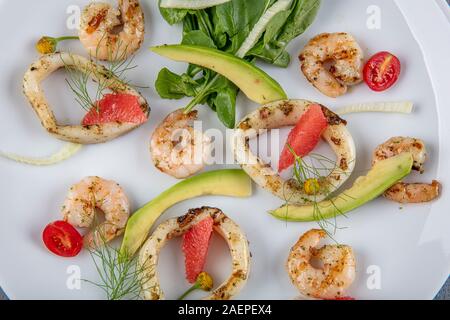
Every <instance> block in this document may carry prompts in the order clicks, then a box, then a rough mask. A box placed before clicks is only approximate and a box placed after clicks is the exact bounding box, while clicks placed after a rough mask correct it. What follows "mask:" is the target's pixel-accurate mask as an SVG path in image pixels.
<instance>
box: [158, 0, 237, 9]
mask: <svg viewBox="0 0 450 320" xmlns="http://www.w3.org/2000/svg"><path fill="white" fill-rule="evenodd" d="M230 1H231V0H161V2H160V4H159V6H160V7H161V8H166V9H194V10H200V9H206V8H209V7H214V6H218V5H219V4H223V3H227V2H230Z"/></svg>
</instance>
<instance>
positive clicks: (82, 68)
mask: <svg viewBox="0 0 450 320" xmlns="http://www.w3.org/2000/svg"><path fill="white" fill-rule="evenodd" d="M64 67H68V68H71V69H74V70H76V71H79V72H82V73H84V74H86V75H89V76H91V77H92V78H93V80H95V81H101V82H102V83H105V84H106V87H107V88H108V89H110V90H111V91H113V92H114V93H126V94H131V95H134V96H137V97H138V98H139V104H140V106H141V108H142V111H143V112H144V113H145V114H146V115H147V117H148V116H149V115H150V107H149V105H148V103H147V101H146V100H145V98H144V97H143V96H142V95H141V94H140V93H139V92H137V91H136V90H135V89H133V88H132V87H130V86H129V85H127V84H126V83H124V82H123V81H122V80H120V79H119V78H117V77H116V76H115V75H113V74H111V72H109V71H108V70H107V69H106V68H105V67H104V66H101V65H98V64H95V63H94V62H92V61H90V60H88V59H86V58H84V57H81V56H77V55H73V54H69V53H54V54H49V55H45V56H42V57H41V58H40V59H39V60H38V61H36V62H35V63H33V64H32V65H31V67H30V69H28V71H27V72H26V73H25V76H24V79H23V92H24V94H25V96H26V97H27V98H28V101H29V102H30V104H31V106H32V107H33V109H34V111H35V112H36V114H37V116H38V117H39V119H40V120H41V123H42V126H43V127H44V128H45V129H46V130H47V131H48V132H49V133H50V134H51V135H53V136H55V137H56V138H58V139H60V140H63V141H68V142H72V143H78V144H94V143H102V142H107V141H109V140H112V139H115V138H117V137H119V136H121V135H123V134H125V133H128V132H129V131H131V130H133V129H136V128H137V127H139V126H140V125H141V124H137V123H121V122H111V123H104V124H98V125H89V126H82V125H60V124H58V123H57V121H56V118H55V116H54V114H53V111H52V109H51V107H50V105H49V103H48V101H47V99H46V97H45V95H44V92H43V90H42V87H41V83H42V81H44V80H45V79H46V78H47V77H48V76H50V75H51V74H52V73H53V72H55V71H56V70H58V69H60V68H64Z"/></svg>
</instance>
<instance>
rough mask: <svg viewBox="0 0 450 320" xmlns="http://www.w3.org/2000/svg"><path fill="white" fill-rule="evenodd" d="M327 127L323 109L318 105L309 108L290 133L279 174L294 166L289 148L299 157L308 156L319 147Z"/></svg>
mask: <svg viewBox="0 0 450 320" xmlns="http://www.w3.org/2000/svg"><path fill="white" fill-rule="evenodd" d="M327 126H328V122H327V118H326V117H325V115H324V114H323V111H322V107H321V106H320V105H318V104H313V105H311V106H309V108H308V110H306V112H305V113H304V114H303V115H302V117H301V118H300V120H299V121H298V123H297V125H296V126H295V127H294V128H293V129H292V131H291V132H290V133H289V136H288V139H287V141H286V145H285V146H284V148H283V151H282V153H281V156H280V161H279V163H278V172H282V171H283V170H286V169H287V168H289V167H290V166H292V165H293V164H294V160H295V159H294V155H293V154H292V152H291V150H290V149H289V146H290V147H291V148H292V149H293V150H294V151H295V154H297V155H298V156H300V157H305V156H307V155H308V154H309V153H310V152H311V151H313V150H314V148H315V147H316V146H317V144H318V143H319V140H320V136H321V135H322V132H323V131H324V130H325V129H326V128H327Z"/></svg>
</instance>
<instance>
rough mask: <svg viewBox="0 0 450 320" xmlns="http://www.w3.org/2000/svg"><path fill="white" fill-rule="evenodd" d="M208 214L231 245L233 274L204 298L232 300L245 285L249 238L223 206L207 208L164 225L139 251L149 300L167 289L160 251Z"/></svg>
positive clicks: (145, 289) (154, 298)
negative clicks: (162, 281) (160, 268)
mask: <svg viewBox="0 0 450 320" xmlns="http://www.w3.org/2000/svg"><path fill="white" fill-rule="evenodd" d="M207 217H211V218H213V219H214V230H215V231H216V232H217V233H218V234H220V235H221V236H222V237H223V238H224V239H225V241H226V242H227V244H228V247H229V248H230V252H231V259H232V273H231V276H230V277H229V278H228V280H226V281H225V282H224V283H222V284H221V285H220V286H219V287H218V288H217V289H215V290H214V291H213V292H212V293H211V294H210V295H209V296H208V297H206V298H204V300H229V299H231V298H233V297H234V296H235V295H236V294H238V293H239V291H240V290H241V289H242V288H243V286H244V285H245V283H246V282H247V278H248V275H249V272H250V251H249V247H248V241H247V238H246V236H245V235H244V233H243V232H242V231H241V229H240V228H239V226H238V225H237V224H236V223H235V222H234V221H232V220H231V219H230V218H228V217H227V216H226V215H225V214H224V213H223V212H222V211H221V210H220V209H216V208H210V207H203V208H199V209H191V210H189V212H188V213H187V214H186V215H185V216H182V217H179V218H175V219H170V220H167V221H166V222H164V223H162V224H160V225H159V226H158V228H157V229H156V230H155V232H154V233H153V234H152V235H151V236H150V238H149V239H148V240H147V242H146V243H145V244H144V246H143V247H142V249H141V251H140V252H139V260H138V261H139V270H142V278H141V283H142V291H143V297H144V298H145V299H147V300H163V299H164V292H163V291H162V289H161V286H160V283H159V276H158V271H157V266H158V260H159V254H160V252H161V250H162V248H163V247H164V246H165V245H166V243H167V242H168V241H169V240H171V239H173V238H175V237H179V236H181V235H183V234H185V233H186V232H187V231H189V229H191V228H192V227H193V226H195V225H196V224H197V223H199V222H200V221H202V220H204V219H205V218H207Z"/></svg>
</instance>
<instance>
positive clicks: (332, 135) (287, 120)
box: [232, 100, 356, 204]
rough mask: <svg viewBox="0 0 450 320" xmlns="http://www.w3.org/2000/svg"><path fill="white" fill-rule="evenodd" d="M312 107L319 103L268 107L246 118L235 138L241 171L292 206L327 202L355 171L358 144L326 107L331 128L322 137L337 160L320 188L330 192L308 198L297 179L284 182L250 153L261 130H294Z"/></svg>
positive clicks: (284, 103) (285, 102)
mask: <svg viewBox="0 0 450 320" xmlns="http://www.w3.org/2000/svg"><path fill="white" fill-rule="evenodd" d="M312 104H316V103H314V102H310V101H306V100H282V101H277V102H272V103H269V104H267V105H265V106H262V107H260V108H259V109H257V110H256V111H254V112H252V113H251V114H249V115H248V116H247V117H245V118H244V120H243V121H241V122H240V123H239V124H238V125H237V127H236V130H235V132H234V136H233V143H232V144H233V146H232V147H233V152H234V155H235V158H236V161H237V162H238V163H239V164H240V165H241V166H242V169H244V171H245V172H247V174H248V175H249V176H250V177H251V178H252V179H253V181H255V182H256V183H257V184H258V185H259V186H261V187H262V188H264V189H266V190H268V191H270V192H271V193H273V194H274V195H276V196H278V197H279V198H281V199H283V200H286V201H289V202H290V203H296V204H306V203H310V202H311V201H322V200H324V199H325V198H326V197H327V196H328V195H329V193H330V192H329V191H330V189H331V191H335V190H337V189H338V188H339V187H340V186H341V185H342V184H343V183H344V182H345V181H346V180H347V179H348V178H349V177H350V175H351V173H352V172H353V169H354V168H355V159H356V150H355V143H354V141H353V138H352V136H351V134H350V132H349V131H348V130H347V127H346V124H347V122H346V121H345V120H343V119H341V118H340V117H339V116H337V115H336V114H335V113H333V112H332V111H330V110H329V109H327V108H326V107H324V106H322V110H323V113H324V115H325V117H326V118H327V121H328V127H327V129H326V130H325V131H324V132H323V133H322V138H323V139H324V140H325V141H326V142H328V144H329V145H330V147H331V148H332V149H333V151H334V153H335V154H336V157H337V160H336V167H335V168H334V170H332V172H331V173H330V174H329V175H328V176H327V177H324V178H323V179H321V180H320V181H319V183H320V184H321V185H323V186H328V187H327V188H326V189H328V191H327V190H323V189H324V188H321V190H320V191H319V192H318V193H317V194H315V195H308V194H307V193H306V192H305V191H304V189H303V186H301V185H299V184H298V183H297V182H296V181H295V180H294V179H291V180H288V181H285V180H284V179H283V178H281V176H280V175H279V174H278V173H276V172H275V171H274V170H273V169H272V168H271V167H270V165H269V164H267V163H264V161H263V160H261V159H260V158H259V157H257V156H256V155H254V154H253V153H252V152H251V150H250V143H249V142H250V139H252V138H255V137H257V136H258V134H260V130H266V129H276V128H280V127H286V126H295V125H296V124H297V122H298V121H299V119H300V117H301V116H302V115H303V114H304V113H305V111H306V110H307V109H308V107H309V106H310V105H312Z"/></svg>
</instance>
